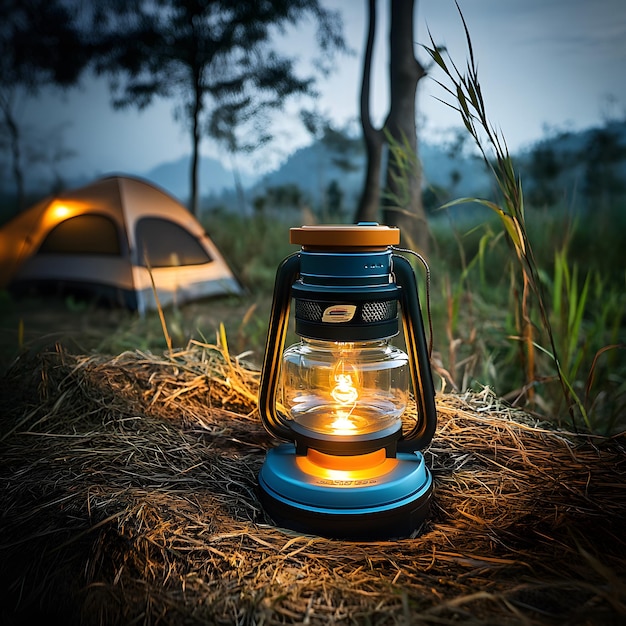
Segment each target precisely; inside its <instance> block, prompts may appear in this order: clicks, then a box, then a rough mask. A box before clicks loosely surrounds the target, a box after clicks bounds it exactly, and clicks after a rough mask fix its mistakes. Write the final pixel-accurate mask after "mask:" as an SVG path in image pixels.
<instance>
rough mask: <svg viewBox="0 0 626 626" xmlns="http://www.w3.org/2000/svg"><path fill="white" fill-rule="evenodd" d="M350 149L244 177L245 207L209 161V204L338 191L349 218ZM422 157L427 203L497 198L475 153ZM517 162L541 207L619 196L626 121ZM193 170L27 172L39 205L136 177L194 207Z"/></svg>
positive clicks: (539, 147) (312, 153) (310, 201)
mask: <svg viewBox="0 0 626 626" xmlns="http://www.w3.org/2000/svg"><path fill="white" fill-rule="evenodd" d="M349 143H350V146H351V148H350V150H349V151H348V152H345V153H343V152H338V151H337V149H336V148H333V147H331V146H332V144H329V143H328V142H324V141H317V142H314V143H312V144H311V145H309V146H306V147H303V148H300V149H299V150H296V151H295V152H294V153H293V154H291V155H290V156H289V157H288V158H287V159H286V160H285V161H284V162H283V163H282V165H280V166H279V167H278V168H277V169H276V170H274V171H273V172H270V173H268V174H265V175H259V176H256V177H255V176H254V175H251V174H246V173H243V172H242V173H241V174H240V176H241V181H242V184H243V187H244V188H245V206H243V207H242V206H241V204H242V200H241V198H240V197H238V196H237V194H236V192H235V189H234V187H235V178H234V175H233V171H232V170H231V169H229V168H227V167H226V166H225V165H224V164H222V163H221V162H220V161H218V160H217V159H214V158H210V157H202V158H201V161H200V171H199V184H200V193H201V197H202V204H203V205H204V206H205V207H207V208H209V209H211V208H216V207H219V208H220V209H221V210H236V211H240V212H241V211H251V210H252V209H251V207H252V206H253V205H254V204H255V199H258V198H262V197H263V196H265V197H267V198H272V197H276V195H274V196H272V193H273V191H275V190H279V189H281V188H283V189H286V188H290V189H292V190H297V193H298V197H299V203H300V204H301V205H304V206H308V207H309V208H311V209H313V210H315V209H317V208H318V207H320V206H324V205H325V202H326V199H327V197H328V193H329V189H330V188H331V185H332V186H333V187H334V190H335V192H337V190H338V191H339V192H340V194H341V204H342V210H343V211H344V213H345V214H346V215H347V216H349V215H350V214H351V213H352V212H353V211H354V210H355V209H356V206H357V204H358V200H359V196H360V193H361V187H362V182H363V175H364V171H365V154H364V151H363V148H362V144H361V142H360V141H358V140H354V139H352V140H349ZM419 156H420V160H421V163H422V167H423V182H424V191H425V197H426V195H427V194H428V193H431V196H432V198H433V200H432V201H433V203H434V204H436V205H439V204H441V203H442V202H445V201H447V200H450V199H453V198H459V197H492V196H493V191H494V181H493V178H492V175H491V174H490V173H489V172H488V171H487V168H486V166H485V164H484V162H483V160H482V158H479V157H477V156H476V155H472V154H468V152H467V150H463V149H459V150H455V149H454V148H451V147H449V146H443V145H435V144H430V143H425V142H422V143H421V144H420V146H419ZM514 161H515V164H516V166H517V168H518V171H519V172H520V173H521V175H522V180H523V183H524V191H525V195H526V196H527V199H528V200H529V201H530V203H531V204H534V205H536V206H541V205H546V206H550V205H551V204H554V203H555V202H559V201H560V202H561V203H563V204H564V205H566V206H570V207H573V206H574V205H578V204H579V203H581V202H582V203H584V202H585V196H586V201H589V198H591V197H592V195H593V194H594V193H596V194H597V193H598V188H602V189H607V188H611V187H612V188H613V192H614V193H619V192H620V191H621V188H620V183H621V181H626V122H624V121H621V122H611V123H607V124H606V125H605V126H603V127H600V128H590V129H587V130H585V131H581V132H564V133H559V134H556V135H554V136H553V137H547V138H545V139H543V140H541V141H539V142H537V143H536V144H534V145H533V146H532V147H531V148H529V149H528V150H526V151H525V152H524V153H522V154H518V155H514ZM189 165H190V157H189V156H184V157H181V158H179V159H176V160H173V161H168V162H165V163H161V164H160V165H158V166H156V167H154V168H152V169H150V170H148V171H143V172H140V171H137V172H129V171H127V172H110V173H108V172H105V173H94V174H93V176H92V177H89V176H87V175H82V176H81V177H80V178H71V177H69V176H67V175H66V176H64V177H63V179H62V180H55V178H54V176H53V175H52V172H51V170H50V167H49V166H48V168H47V169H46V168H45V167H44V166H42V165H38V166H33V167H29V168H26V170H25V174H27V177H26V182H27V189H28V192H29V196H30V197H31V198H32V199H33V200H32V201H33V202H34V201H36V200H37V199H38V198H41V197H42V196H44V195H47V194H49V193H51V192H52V191H53V190H54V189H55V188H56V189H63V188H76V187H80V186H82V185H84V184H87V183H89V182H92V181H93V180H94V179H96V178H99V177H101V176H106V175H110V174H130V175H137V176H140V177H142V178H144V179H146V180H148V181H150V182H153V183H154V184H156V185H158V186H160V187H162V188H163V189H165V190H166V191H167V192H169V193H170V194H172V195H173V196H174V197H176V198H177V199H178V200H180V201H181V202H182V203H184V204H186V203H187V201H188V198H189V188H190V185H189ZM341 165H344V166H345V165H349V167H348V168H346V167H342V166H341ZM3 174H4V180H3V183H4V184H3V185H2V184H0V192H1V191H3V190H4V192H5V194H6V197H7V198H8V197H10V193H11V191H10V190H11V189H12V188H13V185H12V183H11V181H10V179H9V178H8V177H7V176H8V174H7V171H6V167H5V171H4V172H3ZM621 184H622V186H623V185H624V183H621ZM594 186H595V187H596V189H595V190H594ZM555 194H556V195H555ZM559 194H560V196H559ZM270 205H271V200H270ZM268 206H269V205H268ZM276 208H280V207H276Z"/></svg>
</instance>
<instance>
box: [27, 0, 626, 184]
mask: <svg viewBox="0 0 626 626" xmlns="http://www.w3.org/2000/svg"><path fill="white" fill-rule="evenodd" d="M324 3H325V4H326V5H327V6H329V7H332V8H338V9H340V10H341V12H342V13H343V15H344V20H345V35H346V39H347V40H348V43H349V45H350V46H351V47H352V48H353V49H354V50H355V52H356V54H355V55H354V56H353V57H345V56H341V57H339V58H338V60H337V72H336V73H335V74H333V75H332V76H330V77H329V78H328V79H327V80H326V81H325V82H323V83H320V84H319V89H320V91H321V93H322V98H321V101H320V102H319V104H318V107H319V110H320V111H321V112H323V113H325V114H327V115H328V116H329V117H330V118H331V119H333V120H334V121H335V122H336V123H337V124H342V123H345V122H347V121H348V120H351V119H356V118H357V115H358V97H359V86H360V80H361V57H362V53H363V49H364V43H365V30H366V24H365V14H366V9H365V6H366V2H365V0H343V1H342V0H325V2H324ZM459 4H460V6H461V9H462V11H463V13H464V15H465V18H466V21H467V23H468V27H469V30H470V33H471V36H472V40H473V44H474V53H475V57H476V59H477V61H478V65H479V78H480V81H481V84H482V87H483V95H484V97H485V101H486V104H487V110H488V113H489V116H490V118H491V121H492V123H493V124H494V125H495V126H496V127H499V128H500V129H501V130H502V133H503V135H504V136H505V138H506V140H507V143H508V145H509V147H510V149H511V150H512V151H515V150H518V149H521V148H524V147H527V146H529V145H531V144H532V143H533V142H535V141H536V140H538V139H541V138H542V137H543V136H545V132H546V128H551V129H557V130H580V129H584V128H586V127H589V126H593V125H597V124H601V123H602V122H603V120H604V119H606V118H607V117H619V118H622V119H623V118H624V117H626V76H625V74H626V70H625V69H624V68H626V1H625V0H593V1H590V0H459ZM379 5H380V7H379V31H378V34H377V42H376V43H377V46H376V74H375V81H374V93H373V97H372V106H373V110H374V112H375V114H376V116H377V121H378V122H379V121H380V120H382V118H383V117H384V115H385V113H386V110H387V105H388V101H387V82H386V69H387V3H386V2H379ZM416 5H417V25H418V27H417V33H416V40H417V41H416V43H417V44H420V43H428V32H427V28H429V29H430V31H431V33H432V35H433V37H434V39H435V41H436V42H437V43H438V44H441V45H445V46H446V47H447V48H448V50H449V52H450V55H451V57H452V59H453V60H454V62H455V63H456V64H457V66H459V67H461V66H464V64H465V59H466V51H467V49H466V45H465V40H464V33H463V29H462V24H461V21H460V18H459V15H458V12H457V9H456V7H455V5H454V2H453V0H418V2H416ZM309 30H311V29H307V28H306V27H301V29H300V30H299V31H298V32H297V33H291V34H289V35H288V36H287V39H286V41H284V42H283V43H282V44H281V45H282V46H284V49H286V50H288V51H293V52H294V53H295V54H298V56H299V57H300V58H301V59H302V62H303V63H304V64H306V62H307V58H308V56H309V55H307V54H306V50H307V49H309V48H310V47H312V45H313V42H314V39H313V36H312V32H311V33H309ZM417 50H418V56H419V58H420V60H421V61H422V62H427V56H426V55H425V54H424V52H423V51H422V50H419V48H417ZM433 78H439V79H441V78H443V77H442V76H441V74H439V73H437V72H436V71H433ZM435 96H439V97H444V96H445V94H444V93H443V92H442V90H441V88H440V87H439V86H437V85H436V84H435V82H434V81H433V80H432V78H426V79H424V80H423V81H421V83H420V88H419V90H418V113H419V115H420V120H421V122H420V123H421V125H422V131H421V137H422V138H423V139H428V140H436V138H437V137H439V136H440V135H441V131H442V130H445V129H449V128H451V127H459V126H460V118H459V117H458V114H455V113H454V112H453V111H450V110H449V109H448V107H446V106H445V105H443V104H442V103H440V102H438V101H437V100H436V98H435ZM172 109H173V102H170V101H159V102H157V103H156V104H154V105H153V106H151V107H150V108H148V109H147V110H145V111H143V112H141V113H139V112H137V111H136V110H135V109H128V110H125V111H113V110H112V108H111V106H110V105H109V93H108V89H107V83H106V81H105V80H104V79H102V80H99V81H95V80H93V79H86V80H84V81H83V87H82V89H74V90H72V91H70V92H68V93H67V94H65V95H64V96H63V97H60V96H52V95H49V94H45V95H42V96H40V98H39V99H38V100H37V101H36V102H31V103H27V105H26V106H25V108H24V111H25V117H24V118H23V119H24V120H25V121H27V122H28V124H29V126H30V129H31V132H32V133H37V134H40V135H41V136H43V137H44V138H45V137H46V136H47V133H48V132H50V130H51V129H54V128H58V127H59V126H61V125H64V124H65V125H66V126H65V127H64V131H63V132H62V137H63V143H64V145H65V147H66V148H68V149H72V150H74V151H75V152H76V154H77V156H76V157H74V158H72V159H69V160H67V161H66V162H65V165H64V168H63V170H64V171H67V170H71V171H72V173H73V174H86V175H89V176H91V175H94V174H103V173H106V172H109V171H118V172H129V173H142V172H145V171H147V170H148V169H149V168H151V167H154V166H155V165H158V164H159V163H162V162H164V161H169V160H174V159H177V158H179V157H180V156H182V155H184V154H187V153H188V152H189V145H190V142H189V137H188V133H187V132H186V131H185V129H184V127H183V125H182V124H181V123H179V122H176V121H175V120H174V119H173V115H172ZM295 109H296V107H295V106H294V107H291V109H290V112H291V113H293V116H292V117H290V115H285V116H282V117H281V123H280V126H277V127H276V128H275V129H274V132H275V134H276V135H277V136H278V137H279V139H278V141H277V142H276V143H275V145H274V146H273V148H271V150H270V151H267V150H266V151H265V152H264V153H259V154H257V155H256V156H254V157H252V158H251V159H250V160H249V161H247V162H246V163H245V165H246V166H247V167H248V168H250V169H252V170H256V171H257V172H261V171H263V170H264V169H267V167H272V166H275V165H276V164H277V163H279V162H280V160H281V159H284V158H285V157H286V156H287V155H288V154H289V153H290V152H292V151H293V150H294V149H296V148H298V147H301V146H303V145H306V144H308V143H310V141H311V140H310V137H309V136H308V135H307V134H306V132H305V131H304V130H303V129H301V128H300V127H299V125H298V123H297V119H296V116H295ZM201 151H202V153H203V154H205V155H209V156H215V155H216V154H218V152H217V151H216V149H215V147H214V146H212V145H211V144H210V141H209V140H205V141H204V143H203V146H202V150H201Z"/></svg>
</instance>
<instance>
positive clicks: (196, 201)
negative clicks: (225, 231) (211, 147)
mask: <svg viewBox="0 0 626 626" xmlns="http://www.w3.org/2000/svg"><path fill="white" fill-rule="evenodd" d="M201 111H202V87H201V84H200V76H199V75H194V101H193V113H192V121H191V125H192V128H191V132H192V139H191V141H192V145H191V170H190V175H191V180H190V198H189V210H190V211H191V212H192V213H193V214H194V215H195V216H196V217H198V218H199V217H200V198H199V191H198V168H199V166H200V112H201Z"/></svg>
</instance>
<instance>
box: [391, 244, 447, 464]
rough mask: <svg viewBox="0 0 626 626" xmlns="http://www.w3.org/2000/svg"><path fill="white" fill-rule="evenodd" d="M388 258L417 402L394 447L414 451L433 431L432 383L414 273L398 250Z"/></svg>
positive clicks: (435, 420)
mask: <svg viewBox="0 0 626 626" xmlns="http://www.w3.org/2000/svg"><path fill="white" fill-rule="evenodd" d="M392 258H393V273H394V274H395V278H396V284H397V285H398V286H399V287H400V306H401V308H402V323H403V327H404V336H405V341H406V348H407V352H408V354H409V363H410V367H411V379H412V382H413V392H414V394H415V403H416V405H417V422H416V423H415V425H414V426H413V428H412V429H411V430H410V431H408V432H406V433H403V435H402V439H401V440H400V441H399V442H398V449H399V450H401V451H411V452H414V451H416V450H421V449H422V448H424V447H426V446H427V445H428V444H429V443H430V441H431V440H432V438H433V436H434V434H435V429H436V427H437V410H436V407H435V387H434V384H433V377H432V372H431V370H430V360H429V357H428V348H427V346H426V335H425V333H424V322H423V320H422V311H421V308H420V303H419V296H418V293H417V280H416V279H415V273H414V271H413V268H412V267H411V264H410V263H409V261H408V259H406V258H404V257H403V256H400V255H398V254H394V255H393V257H392Z"/></svg>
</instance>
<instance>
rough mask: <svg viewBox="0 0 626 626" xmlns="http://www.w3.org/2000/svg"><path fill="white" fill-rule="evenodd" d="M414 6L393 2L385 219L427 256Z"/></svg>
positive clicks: (409, 1) (419, 67) (408, 1)
mask: <svg viewBox="0 0 626 626" xmlns="http://www.w3.org/2000/svg"><path fill="white" fill-rule="evenodd" d="M414 5H415V1H414V0H391V26H390V31H389V87H390V109H389V115H388V117H387V121H386V124H385V128H386V130H387V132H388V134H389V137H390V140H389V141H390V142H391V145H390V149H389V151H388V155H389V156H388V162H387V177H386V186H385V196H384V197H385V207H384V209H383V217H384V221H385V223H386V224H393V225H396V226H398V227H399V228H400V229H401V232H402V238H403V241H404V244H405V245H407V246H410V247H412V248H414V249H416V250H419V251H421V252H426V250H427V248H428V239H429V234H428V224H427V221H426V213H425V211H424V207H423V204H422V190H421V186H422V172H421V165H420V163H419V159H418V157H417V129H416V124H415V104H416V91H417V83H418V81H419V80H420V79H421V78H423V77H424V76H425V74H426V72H425V70H424V68H423V67H422V65H421V64H420V63H419V61H418V60H417V59H416V58H415V52H414V49H413V42H414V35H413V13H414V10H413V9H414ZM407 164H408V165H407Z"/></svg>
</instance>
